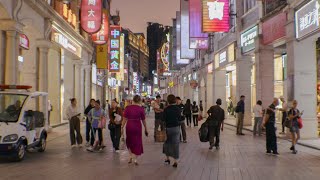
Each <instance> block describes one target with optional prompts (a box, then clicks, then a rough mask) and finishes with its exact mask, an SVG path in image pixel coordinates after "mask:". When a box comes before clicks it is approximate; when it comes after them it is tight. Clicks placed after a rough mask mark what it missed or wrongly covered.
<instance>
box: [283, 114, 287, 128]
mask: <svg viewBox="0 0 320 180" xmlns="http://www.w3.org/2000/svg"><path fill="white" fill-rule="evenodd" d="M286 120H287V112H285V113H282V132H284V129H285V124H284V122H286Z"/></svg>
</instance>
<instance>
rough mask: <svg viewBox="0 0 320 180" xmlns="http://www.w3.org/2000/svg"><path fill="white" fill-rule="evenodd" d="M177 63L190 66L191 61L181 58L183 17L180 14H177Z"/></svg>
mask: <svg viewBox="0 0 320 180" xmlns="http://www.w3.org/2000/svg"><path fill="white" fill-rule="evenodd" d="M176 15H177V19H176V40H175V43H176V50H177V51H176V63H177V64H189V62H190V60H189V59H185V58H182V57H181V15H180V12H179V11H177V12H176Z"/></svg>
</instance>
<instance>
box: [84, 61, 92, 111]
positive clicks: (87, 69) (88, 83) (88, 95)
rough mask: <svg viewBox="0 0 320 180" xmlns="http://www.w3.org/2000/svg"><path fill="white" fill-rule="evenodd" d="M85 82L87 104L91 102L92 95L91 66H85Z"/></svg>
mask: <svg viewBox="0 0 320 180" xmlns="http://www.w3.org/2000/svg"><path fill="white" fill-rule="evenodd" d="M84 82H85V88H84V94H85V105H87V104H89V101H90V99H91V97H92V96H91V66H86V67H85V76H84Z"/></svg>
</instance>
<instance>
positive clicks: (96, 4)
mask: <svg viewBox="0 0 320 180" xmlns="http://www.w3.org/2000/svg"><path fill="white" fill-rule="evenodd" d="M80 9H81V11H80V12H81V27H82V29H83V30H84V31H86V32H87V33H89V34H93V33H96V32H98V31H99V30H100V28H101V21H102V2H101V0H82V1H81V8H80Z"/></svg>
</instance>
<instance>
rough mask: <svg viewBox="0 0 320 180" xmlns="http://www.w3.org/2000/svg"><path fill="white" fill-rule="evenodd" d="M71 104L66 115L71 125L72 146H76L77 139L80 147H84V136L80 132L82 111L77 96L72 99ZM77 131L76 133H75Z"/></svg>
mask: <svg viewBox="0 0 320 180" xmlns="http://www.w3.org/2000/svg"><path fill="white" fill-rule="evenodd" d="M70 101H71V105H70V106H68V108H67V111H66V116H67V118H68V120H69V125H70V140H71V146H72V147H75V146H76V140H77V144H78V146H79V147H82V136H81V133H80V119H79V116H80V114H81V113H80V111H79V109H78V106H77V100H76V98H72V99H70ZM75 131H76V135H75Z"/></svg>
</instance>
